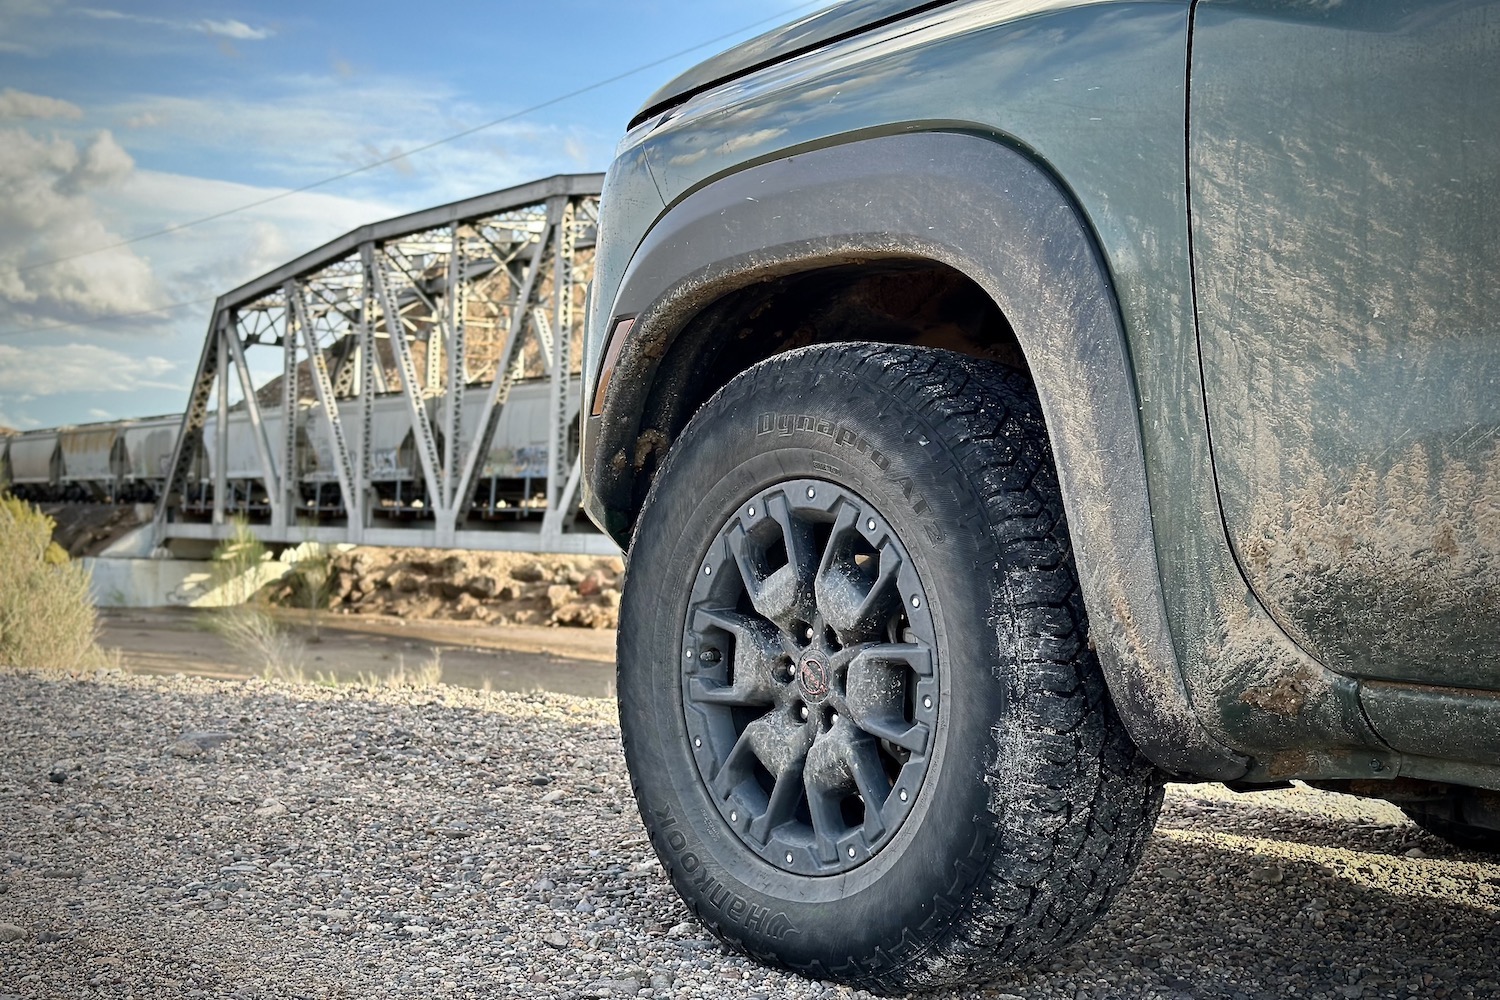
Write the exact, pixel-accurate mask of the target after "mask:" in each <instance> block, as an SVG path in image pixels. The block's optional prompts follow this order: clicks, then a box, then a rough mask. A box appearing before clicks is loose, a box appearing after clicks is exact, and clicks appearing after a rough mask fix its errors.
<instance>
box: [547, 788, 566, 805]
mask: <svg viewBox="0 0 1500 1000" xmlns="http://www.w3.org/2000/svg"><path fill="white" fill-rule="evenodd" d="M567 794H568V793H567V792H564V791H563V790H562V789H561V788H554V789H552V791H550V792H548V793H547V794H546V795H543V796H542V801H543V802H545V803H547V804H549V805H550V804H551V803H553V802H557V801H559V800H561V799H562V798H563V796H565V795H567Z"/></svg>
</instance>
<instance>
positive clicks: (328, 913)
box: [323, 910, 354, 924]
mask: <svg viewBox="0 0 1500 1000" xmlns="http://www.w3.org/2000/svg"><path fill="white" fill-rule="evenodd" d="M323 916H324V917H325V918H326V919H327V920H329V921H330V922H331V923H335V924H347V923H348V922H349V921H351V920H353V919H354V911H353V910H324V911H323Z"/></svg>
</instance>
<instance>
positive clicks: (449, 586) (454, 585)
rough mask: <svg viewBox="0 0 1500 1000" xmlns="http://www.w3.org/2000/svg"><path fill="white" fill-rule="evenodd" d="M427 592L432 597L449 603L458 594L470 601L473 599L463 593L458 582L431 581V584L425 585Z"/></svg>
mask: <svg viewBox="0 0 1500 1000" xmlns="http://www.w3.org/2000/svg"><path fill="white" fill-rule="evenodd" d="M427 592H428V593H429V594H431V595H432V596H433V597H438V598H441V599H443V600H445V601H451V600H453V599H454V598H456V597H458V596H459V595H460V594H463V596H465V597H468V598H469V600H471V601H472V600H473V599H474V598H473V597H470V596H469V595H468V594H466V593H464V588H463V587H462V586H460V585H459V583H458V581H456V580H433V581H432V582H431V583H429V584H427Z"/></svg>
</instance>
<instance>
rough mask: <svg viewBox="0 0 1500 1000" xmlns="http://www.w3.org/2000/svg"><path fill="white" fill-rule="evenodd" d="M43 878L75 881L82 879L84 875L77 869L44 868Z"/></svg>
mask: <svg viewBox="0 0 1500 1000" xmlns="http://www.w3.org/2000/svg"><path fill="white" fill-rule="evenodd" d="M41 876H42V878H56V879H73V878H81V877H82V876H83V873H82V872H80V871H79V870H78V869H76V868H43V869H42V870H41Z"/></svg>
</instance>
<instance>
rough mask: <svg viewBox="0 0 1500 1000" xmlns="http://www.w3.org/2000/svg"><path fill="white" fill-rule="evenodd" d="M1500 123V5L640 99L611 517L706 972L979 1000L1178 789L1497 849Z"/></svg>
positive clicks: (740, 56) (643, 808)
mask: <svg viewBox="0 0 1500 1000" xmlns="http://www.w3.org/2000/svg"><path fill="white" fill-rule="evenodd" d="M1497 95H1500V4H1497V3H1495V2H1480V0H1454V2H1444V3H1412V2H1398V0H1365V2H1361V3H1353V4H1342V3H1337V2H1326V0H1196V2H1188V0H1161V2H1128V0H1120V2H1063V0H952V2H927V3H913V2H909V0H855V2H850V3H844V4H840V5H837V6H834V7H831V8H829V9H827V10H825V11H822V12H819V13H817V14H814V15H811V16H808V17H806V18H803V19H802V20H799V21H797V22H795V23H793V24H790V25H788V26H786V27H784V28H781V29H778V30H776V31H773V32H771V33H769V34H767V35H764V36H762V37H761V38H758V39H756V40H754V41H751V42H749V43H746V44H744V45H741V46H738V47H736V48H734V49H731V50H729V51H728V52H725V53H723V54H722V55H719V56H717V57H714V58H712V59H710V60H708V61H707V62H705V63H703V64H702V65H700V66H698V67H696V68H694V69H692V70H690V71H688V72H687V73H684V74H683V75H682V76H680V77H678V78H677V79H676V80H673V81H672V82H671V83H669V84H668V85H667V86H665V87H663V88H662V89H661V90H659V91H658V92H657V93H656V94H654V95H652V96H651V97H650V99H649V100H647V101H646V103H645V105H644V106H643V107H642V108H641V110H640V112H639V113H638V114H637V115H636V117H635V119H634V120H633V121H632V122H631V123H630V127H629V131H628V133H627V134H626V135H625V137H624V139H623V140H622V142H621V144H620V146H619V150H618V154H617V157H616V159H615V161H614V163H613V165H612V167H611V168H610V171H609V174H608V177H607V180H606V183H605V188H604V196H603V208H602V216H601V223H600V231H599V237H598V244H597V257H596V260H595V277H594V281H593V285H592V289H591V305H590V316H589V320H588V330H587V335H586V347H585V381H586V386H585V396H584V398H585V400H586V401H587V402H588V404H589V405H588V406H587V407H586V412H585V415H584V429H583V444H584V458H583V461H584V470H585V471H584V478H585V482H586V496H585V501H584V503H585V507H586V510H587V511H588V513H589V514H590V516H591V517H592V518H593V519H594V521H595V522H596V523H597V524H599V526H600V527H601V528H602V529H603V530H605V531H606V532H608V533H609V534H610V535H612V536H613V537H614V538H615V539H616V540H617V541H618V542H619V543H620V544H621V545H622V546H625V547H627V548H628V551H629V570H628V579H627V584H626V587H625V591H624V598H623V605H622V610H621V625H620V633H619V709H620V724H621V729H622V733H623V737H624V745H625V754H626V759H627V763H628V765H629V769H630V773H631V776H632V780H633V785H634V789H635V793H636V797H637V800H638V804H639V807H640V812H641V816H642V819H643V820H644V822H645V825H646V828H647V830H648V831H649V833H650V836H651V840H652V843H653V844H654V846H655V850H656V852H657V853H658V855H659V856H660V858H661V861H662V864H663V865H664V867H665V870H666V871H667V873H668V874H669V875H670V878H671V880H672V882H673V884H674V885H675V887H676V888H677V890H678V892H679V893H680V894H681V896H682V898H683V899H684V900H685V901H686V903H687V905H688V906H689V907H690V908H691V909H692V911H693V912H694V913H696V914H697V916H698V917H699V918H700V919H701V920H702V921H703V922H704V924H705V925H707V926H708V927H709V928H710V929H711V930H712V931H713V933H715V934H716V935H718V936H719V937H720V938H721V939H723V940H724V941H725V942H727V943H729V944H730V945H732V946H734V947H737V948H740V949H742V950H744V951H745V952H747V953H749V954H751V955H753V956H757V957H759V958H761V959H762V960H764V961H767V962H772V963H776V964H779V965H782V966H785V967H789V968H792V969H796V970H800V971H803V972H805V973H807V974H810V975H814V976H817V977H820V978H831V979H837V980H841V981H845V982H848V983H851V984H855V985H859V986H862V987H866V988H869V989H872V990H876V991H880V992H895V991H901V990H913V989H929V988H933V987H937V986H941V985H943V984H949V983H958V982H971V981H978V980H984V979H986V978H989V977H992V976H994V975H995V974H996V972H997V970H1001V969H1003V968H1005V967H1007V966H1012V965H1016V964H1024V963H1029V962H1033V961H1036V960H1037V959H1039V958H1040V957H1043V956H1047V955H1049V954H1051V953H1052V952H1053V951H1054V950H1055V949H1058V948H1060V947H1062V946H1064V945H1065V944H1066V943H1067V942H1069V941H1070V940H1072V939H1074V938H1075V937H1076V936H1077V935H1079V934H1080V933H1081V932H1082V931H1083V930H1085V929H1086V928H1087V927H1089V926H1090V925H1091V923H1092V922H1094V921H1095V920H1097V919H1098V917H1099V916H1100V915H1101V914H1102V913H1103V912H1104V911H1105V909H1106V908H1107V907H1108V906H1109V904H1110V901H1111V900H1112V899H1113V898H1114V897H1115V896H1116V894H1117V893H1118V892H1119V891H1120V889H1121V888H1122V886H1123V885H1124V884H1125V883H1126V881H1127V880H1128V879H1129V877H1130V874H1131V872H1132V870H1133V869H1134V868H1135V866H1136V864H1137V862H1138V861H1139V859H1140V856H1141V853H1142V851H1143V849H1144V846H1145V844H1146V842H1147V840H1148V838H1149V836H1150V834H1151V830H1152V827H1153V824H1154V822H1155V820H1156V816H1157V812H1158V810H1159V808H1160V803H1161V796H1162V785H1163V782H1164V781H1166V780H1178V781H1218V782H1224V783H1227V784H1229V785H1230V786H1231V787H1234V788H1237V789H1254V788H1265V787H1274V786H1277V785H1281V784H1285V783H1286V782H1289V781H1291V780H1294V779H1295V780H1300V781H1303V782H1307V783H1310V784H1313V785H1316V786H1318V787H1321V788H1328V789H1334V790H1338V791H1343V792H1348V793H1352V794H1356V795H1365V796H1378V797H1382V798H1385V799H1389V800H1391V801H1393V802H1395V803H1398V804H1399V805H1401V806H1402V808H1404V809H1405V810H1406V812H1407V814H1408V815H1409V816H1410V817H1411V818H1412V819H1413V820H1414V821H1415V822H1416V823H1418V824H1419V825H1421V826H1422V827H1424V828H1426V829H1427V830H1429V831H1431V832H1433V833H1435V834H1437V835H1438V836H1440V837H1444V838H1446V839H1448V840H1449V841H1451V842H1453V843H1454V844H1456V845H1459V846H1461V847H1465V848H1477V849H1483V850H1495V849H1497V848H1500V336H1497V330H1496V326H1497V323H1500V280H1497V275H1500V99H1497Z"/></svg>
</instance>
